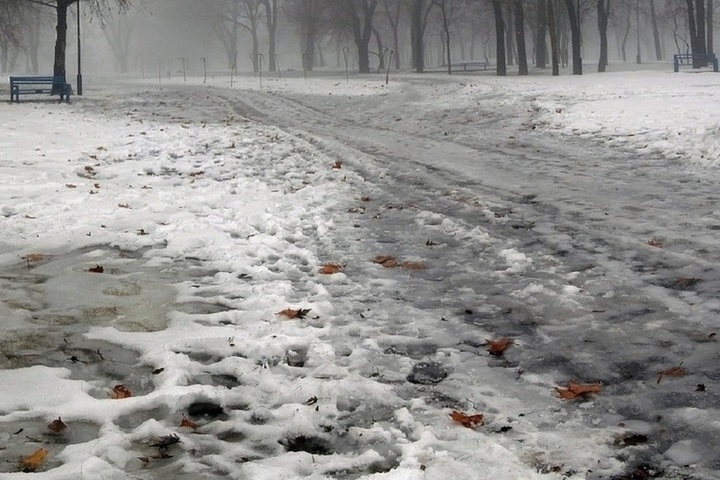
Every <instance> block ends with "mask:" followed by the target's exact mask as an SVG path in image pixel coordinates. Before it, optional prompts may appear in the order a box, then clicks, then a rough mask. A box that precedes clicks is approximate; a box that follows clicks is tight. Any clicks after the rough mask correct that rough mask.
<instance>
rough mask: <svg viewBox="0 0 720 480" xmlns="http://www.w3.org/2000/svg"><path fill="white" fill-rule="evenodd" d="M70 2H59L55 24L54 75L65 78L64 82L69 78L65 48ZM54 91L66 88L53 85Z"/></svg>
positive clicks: (55, 92) (58, 91)
mask: <svg viewBox="0 0 720 480" xmlns="http://www.w3.org/2000/svg"><path fill="white" fill-rule="evenodd" d="M69 6H70V3H68V2H61V1H59V2H58V3H57V7H56V9H57V24H56V26H55V33H56V35H57V37H56V39H55V60H54V63H53V76H54V77H61V78H63V84H64V83H65V79H66V78H67V76H66V74H65V49H66V47H67V27H68V25H67V14H68V7H69ZM52 90H53V93H54V94H58V93H60V92H61V91H62V90H64V86H63V85H53V88H52Z"/></svg>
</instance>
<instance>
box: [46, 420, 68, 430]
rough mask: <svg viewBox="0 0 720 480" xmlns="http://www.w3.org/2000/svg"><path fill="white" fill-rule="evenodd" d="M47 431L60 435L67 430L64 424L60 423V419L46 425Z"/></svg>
mask: <svg viewBox="0 0 720 480" xmlns="http://www.w3.org/2000/svg"><path fill="white" fill-rule="evenodd" d="M47 427H48V430H50V431H51V432H54V433H62V432H64V431H65V429H66V428H67V425H65V422H63V421H62V419H61V418H60V417H58V418H56V419H55V420H53V421H52V423H49V424H48V426H47Z"/></svg>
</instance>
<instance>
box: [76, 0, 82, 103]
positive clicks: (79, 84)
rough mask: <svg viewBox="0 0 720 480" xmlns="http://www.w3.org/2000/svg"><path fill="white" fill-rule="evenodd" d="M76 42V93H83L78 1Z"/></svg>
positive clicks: (78, 4)
mask: <svg viewBox="0 0 720 480" xmlns="http://www.w3.org/2000/svg"><path fill="white" fill-rule="evenodd" d="M77 42H78V68H77V94H78V95H82V94H83V83H82V82H83V79H82V47H81V44H80V1H79V0H78V2H77Z"/></svg>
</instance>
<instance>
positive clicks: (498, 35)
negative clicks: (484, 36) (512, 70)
mask: <svg viewBox="0 0 720 480" xmlns="http://www.w3.org/2000/svg"><path fill="white" fill-rule="evenodd" d="M492 7H493V14H494V16H495V57H496V62H497V67H496V68H497V70H496V72H497V76H499V77H504V76H505V75H507V64H506V60H505V19H504V18H503V8H502V0H492Z"/></svg>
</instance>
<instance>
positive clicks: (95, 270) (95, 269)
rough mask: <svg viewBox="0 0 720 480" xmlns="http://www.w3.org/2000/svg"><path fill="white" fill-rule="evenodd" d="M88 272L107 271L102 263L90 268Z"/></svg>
mask: <svg viewBox="0 0 720 480" xmlns="http://www.w3.org/2000/svg"><path fill="white" fill-rule="evenodd" d="M88 272H90V273H103V272H105V269H104V268H103V267H102V265H97V264H96V265H95V266H94V267H92V268H88Z"/></svg>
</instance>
